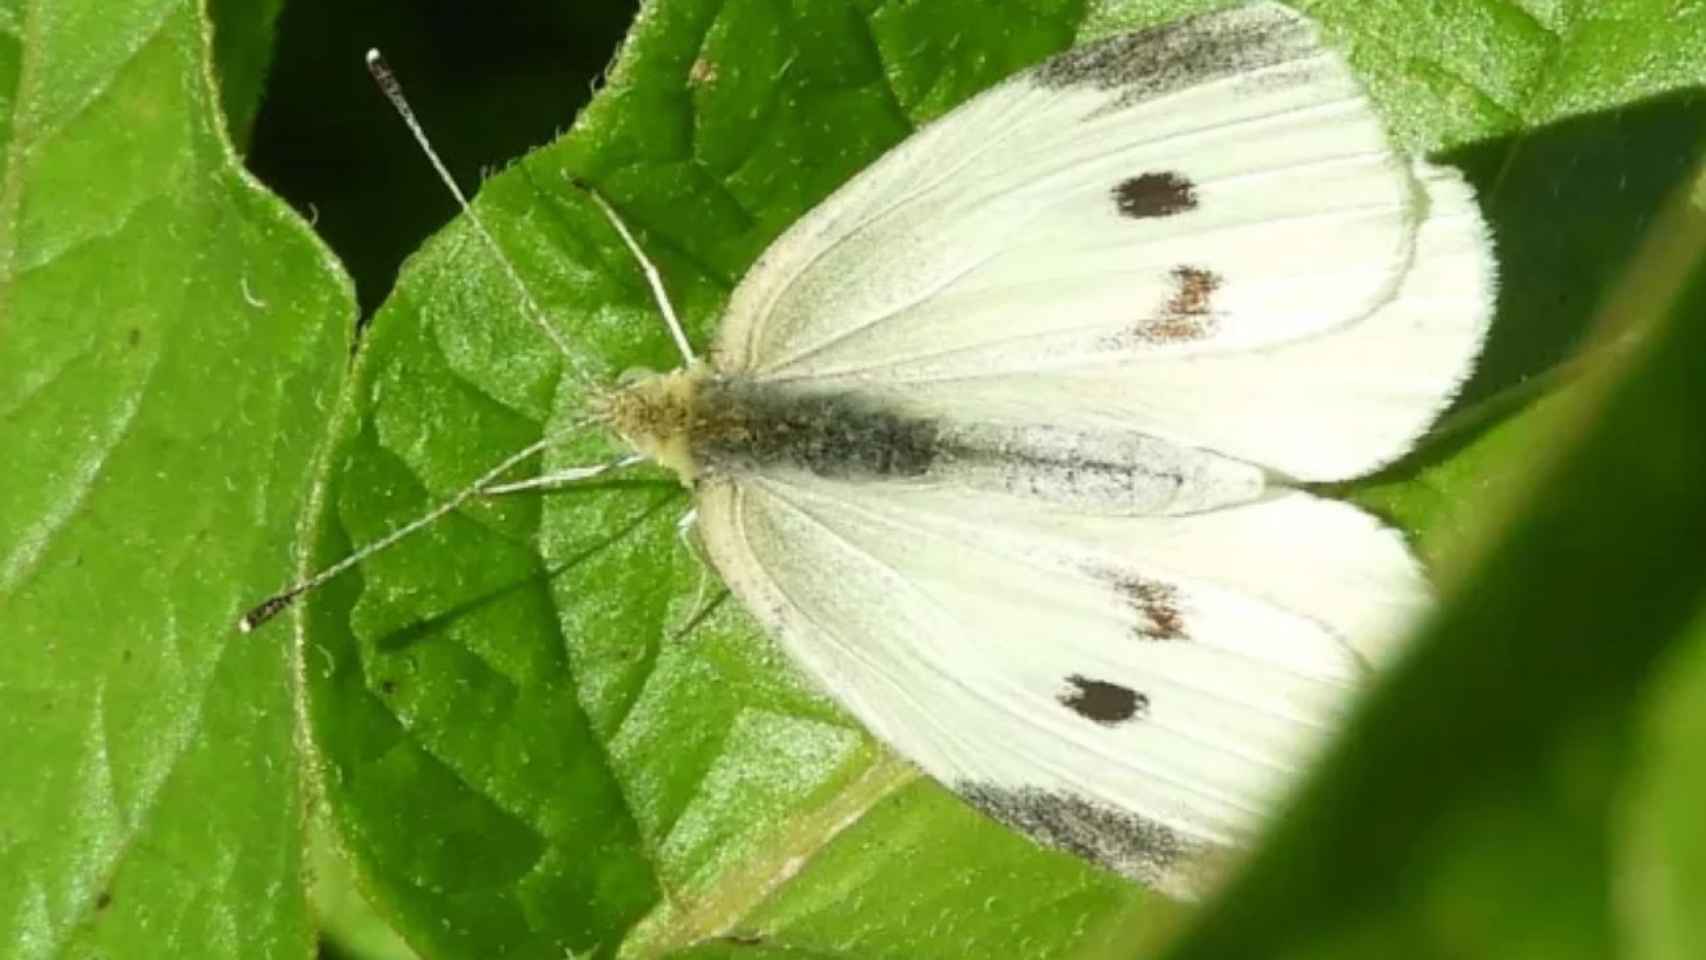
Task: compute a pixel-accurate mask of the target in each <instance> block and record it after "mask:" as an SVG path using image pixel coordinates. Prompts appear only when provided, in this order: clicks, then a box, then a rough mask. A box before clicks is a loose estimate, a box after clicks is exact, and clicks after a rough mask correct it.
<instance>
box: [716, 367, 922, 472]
mask: <svg viewBox="0 0 1706 960" xmlns="http://www.w3.org/2000/svg"><path fill="white" fill-rule="evenodd" d="M690 445H691V449H692V452H693V457H694V460H695V461H696V463H697V464H698V465H699V466H700V467H701V468H702V469H704V470H706V471H708V472H713V473H735V474H751V473H763V472H768V471H776V470H802V471H806V472H808V473H811V474H814V475H816V476H820V477H829V478H833V479H846V480H904V479H916V478H921V477H924V476H925V475H927V474H929V473H930V471H931V468H932V465H933V464H934V463H935V462H936V461H937V459H938V458H939V457H940V456H941V455H942V453H943V450H942V445H941V427H940V426H939V425H938V423H937V421H935V420H933V419H929V418H923V417H912V416H907V415H905V414H901V413H896V412H893V411H889V410H885V409H883V408H882V407H881V406H879V405H877V404H874V403H871V402H870V401H869V400H867V399H865V398H862V397H861V396H859V395H858V394H857V393H851V392H837V393H802V392H798V391H794V390H789V389H786V388H782V387H777V386H773V385H768V384H762V383H758V382H755V381H751V380H746V379H742V378H738V377H712V378H710V379H707V380H706V381H705V382H704V383H703V385H702V388H701V390H700V391H699V393H698V396H697V398H696V410H695V416H694V418H693V436H692V437H691V440H690Z"/></svg>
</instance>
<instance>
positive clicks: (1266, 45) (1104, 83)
mask: <svg viewBox="0 0 1706 960" xmlns="http://www.w3.org/2000/svg"><path fill="white" fill-rule="evenodd" d="M1319 52H1320V45H1319V43H1318V42H1317V41H1316V38H1315V28H1314V26H1313V25H1311V24H1310V22H1309V21H1308V20H1306V19H1304V18H1303V17H1301V16H1299V15H1298V14H1296V13H1294V12H1292V11H1291V10H1288V9H1286V8H1285V7H1282V6H1279V5H1278V4H1273V3H1262V4H1256V5H1254V6H1249V7H1241V8H1237V9H1233V10H1222V11H1219V12H1216V13H1206V14H1203V15H1201V16H1196V17H1190V18H1187V19H1184V20H1178V21H1175V22H1173V23H1168V24H1164V25H1162V26H1158V27H1152V28H1150V29H1148V30H1140V31H1138V32H1136V33H1125V34H1120V35H1118V36H1114V37H1109V38H1108V39H1106V40H1101V41H1098V42H1096V43H1090V44H1085V45H1084V46H1081V47H1076V48H1074V49H1072V50H1068V51H1066V52H1065V53H1062V54H1060V55H1059V56H1057V57H1055V58H1054V59H1052V60H1048V61H1045V62H1044V63H1042V64H1040V65H1038V66H1037V67H1035V68H1034V69H1033V70H1031V71H1030V73H1028V74H1023V75H1022V76H1024V77H1026V78H1028V79H1030V80H1033V81H1034V82H1036V83H1039V84H1041V85H1042V86H1045V87H1052V88H1061V87H1073V86H1081V85H1085V84H1089V85H1092V86H1095V87H1097V88H1099V89H1104V90H1109V89H1121V88H1123V89H1124V90H1125V92H1126V95H1125V97H1122V99H1128V100H1130V99H1146V98H1149V97H1155V96H1160V95H1162V94H1166V93H1169V92H1171V91H1174V90H1180V89H1183V88H1186V87H1192V86H1196V85H1198V84H1203V83H1208V82H1211V81H1214V80H1220V79H1224V78H1226V77H1231V76H1235V75H1237V74H1240V73H1245V72H1247V71H1251V70H1260V69H1263V68H1265V67H1272V66H1277V65H1279V64H1283V63H1287V62H1290V61H1292V60H1299V59H1302V58H1305V57H1308V56H1311V55H1313V54H1316V53H1319Z"/></svg>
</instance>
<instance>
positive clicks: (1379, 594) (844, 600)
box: [699, 473, 1425, 893]
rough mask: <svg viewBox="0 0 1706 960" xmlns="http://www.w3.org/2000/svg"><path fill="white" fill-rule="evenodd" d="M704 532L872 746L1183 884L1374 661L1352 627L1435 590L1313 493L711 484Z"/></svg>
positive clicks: (1397, 552) (1260, 806) (727, 571)
mask: <svg viewBox="0 0 1706 960" xmlns="http://www.w3.org/2000/svg"><path fill="white" fill-rule="evenodd" d="M699 520H700V525H701V526H700V530H701V533H702V535H703V537H704V541H705V544H706V547H707V549H708V551H709V553H710V555H711V558H712V559H713V561H714V562H715V563H716V565H717V568H718V570H720V571H721V572H722V574H723V576H724V578H725V580H726V581H727V582H728V584H729V586H730V587H731V589H733V590H734V592H735V593H736V595H737V596H739V597H740V598H741V599H742V601H743V602H744V603H745V605H746V606H747V607H748V609H750V610H752V611H753V612H754V614H755V615H756V616H757V617H759V619H760V620H761V621H763V622H764V623H765V624H766V625H767V626H768V627H769V628H770V629H771V630H772V631H773V633H774V634H775V635H776V636H778V637H779V638H780V640H781V643H782V644H783V646H784V647H785V649H786V650H787V652H788V653H789V655H790V657H791V659H793V660H794V662H796V663H797V664H799V665H800V666H801V667H802V668H803V669H804V670H805V671H806V672H807V673H808V674H809V675H810V676H811V677H812V678H813V679H814V680H815V681H816V682H817V683H819V684H821V685H822V686H823V688H824V689H826V690H830V691H833V692H834V694H835V697H836V699H837V700H839V701H840V702H841V703H842V704H843V705H845V706H846V707H847V708H848V709H849V710H850V711H851V712H852V713H853V714H854V715H855V716H857V717H858V719H859V720H860V721H861V722H862V723H864V724H865V725H866V726H867V727H868V728H869V729H870V730H871V731H872V732H873V733H875V734H876V735H877V736H879V737H880V738H882V739H883V740H885V741H886V742H888V743H889V744H890V745H892V746H894V747H895V748H896V749H897V750H899V751H900V753H902V754H903V755H904V756H906V757H908V758H910V759H912V760H913V761H915V762H917V763H918V764H919V765H920V766H921V767H923V769H924V770H925V771H926V772H928V773H930V774H931V775H932V776H934V777H936V778H937V779H938V780H940V781H941V782H943V783H945V784H947V785H949V786H950V787H952V788H953V789H955V790H956V791H958V792H960V793H961V794H962V795H963V796H965V797H966V798H967V799H969V800H971V801H972V802H973V803H975V804H977V805H979V806H980V807H982V808H983V809H985V810H986V811H988V812H990V813H992V814H994V815H996V816H997V817H999V818H1001V819H1003V820H1006V821H1007V822H1009V823H1010V824H1011V825H1013V826H1016V827H1018V828H1020V829H1024V830H1026V831H1027V832H1029V833H1031V834H1032V835H1033V836H1035V837H1037V838H1038V839H1040V840H1042V841H1044V842H1048V843H1052V844H1054V845H1056V846H1065V847H1067V848H1068V849H1072V850H1074V851H1075V852H1078V853H1080V854H1084V855H1087V856H1090V857H1092V858H1093V859H1096V860H1099V861H1101V862H1103V863H1104V864H1106V865H1108V866H1110V867H1113V868H1114V869H1117V870H1120V871H1122V872H1125V873H1127V874H1129V875H1132V876H1134V877H1136V878H1138V879H1140V880H1143V881H1145V882H1148V883H1151V884H1154V885H1157V886H1159V887H1161V888H1163V889H1167V890H1170V891H1173V892H1176V893H1191V892H1195V891H1197V890H1200V888H1201V883H1200V882H1199V880H1200V877H1198V873H1197V872H1198V871H1199V870H1200V869H1201V866H1202V863H1203V859H1204V855H1205V854H1209V853H1211V852H1212V851H1215V850H1219V849H1221V848H1224V847H1228V846H1232V845H1235V844H1236V843H1237V842H1238V841H1240V840H1242V839H1244V838H1246V837H1247V835H1248V834H1249V832H1250V831H1251V830H1252V829H1253V828H1254V826H1255V824H1256V823H1258V822H1259V816H1260V813H1261V811H1263V810H1265V809H1266V808H1267V807H1268V806H1269V804H1270V802H1271V801H1272V799H1273V795H1274V793H1275V791H1276V790H1277V789H1279V788H1280V787H1281V786H1282V785H1283V784H1284V783H1286V782H1287V781H1288V780H1289V778H1290V775H1291V774H1292V773H1293V772H1294V771H1295V770H1296V768H1297V767H1298V766H1299V765H1300V764H1301V763H1303V762H1304V761H1305V760H1306V759H1307V758H1308V756H1309V755H1310V754H1311V753H1312V751H1313V750H1314V748H1315V746H1316V745H1317V744H1318V742H1319V740H1320V737H1321V735H1322V734H1323V732H1324V731H1325V730H1327V729H1329V727H1330V725H1331V723H1332V721H1333V720H1334V719H1335V718H1336V716H1337V714H1338V713H1339V711H1341V710H1342V708H1343V705H1344V703H1345V694H1346V691H1347V690H1348V689H1349V688H1350V687H1351V686H1352V685H1353V684H1355V683H1357V682H1358V681H1359V680H1360V678H1361V677H1362V676H1363V675H1364V674H1365V673H1366V672H1367V670H1368V669H1369V666H1370V664H1371V663H1372V662H1373V661H1375V660H1378V659H1380V658H1381V657H1382V656H1383V652H1382V651H1381V650H1378V649H1369V648H1365V647H1360V646H1359V644H1360V643H1362V642H1364V641H1363V640H1362V639H1358V638H1368V637H1391V636H1392V635H1393V630H1392V628H1393V626H1394V625H1395V624H1398V623H1402V622H1404V621H1405V620H1406V619H1407V618H1408V617H1409V616H1411V615H1413V614H1414V613H1415V611H1416V610H1417V609H1418V608H1419V607H1420V605H1421V603H1422V602H1423V599H1424V596H1425V589H1424V586H1423V583H1422V580H1421V577H1420V575H1419V572H1418V571H1417V569H1416V567H1415V564H1414V562H1413V561H1412V560H1411V559H1410V557H1409V555H1408V553H1407V552H1406V550H1405V549H1404V546H1403V544H1402V543H1401V542H1400V541H1399V538H1398V537H1397V536H1396V535H1395V534H1393V533H1392V532H1391V531H1388V530H1385V529H1383V528H1381V527H1380V526H1379V524H1377V523H1376V522H1374V521H1373V520H1372V519H1370V518H1369V517H1367V516H1366V515H1364V514H1362V513H1361V512H1359V511H1357V510H1355V509H1354V508H1351V507H1348V506H1345V505H1343V504H1338V503H1335V502H1332V501H1327V500H1321V499H1318V498H1314V497H1311V496H1309V495H1307V494H1303V493H1284V494H1276V495H1273V496H1270V497H1267V498H1264V499H1261V500H1258V501H1255V502H1253V503H1249V504H1244V505H1240V506H1236V507H1229V508H1225V509H1221V510H1215V511H1210V512H1208V513H1203V514H1198V515H1194V516H1185V517H1146V518H1134V517H1122V516H1109V515H1090V514H1084V513H1079V512H1073V511H1065V510H1056V509H1039V508H1038V506H1037V505H1036V504H1035V503H1033V502H1030V501H1028V500H1026V499H1023V498H1017V497H1012V496H1009V495H1005V494H999V493H993V492H979V491H974V490H968V489H963V488H954V487H951V486H944V485H938V484H904V483H896V484H883V485H877V484H862V483H850V482H843V481H832V480H826V479H823V478H819V477H813V476H811V475H809V474H805V473H778V474H776V475H774V476H772V475H766V476H762V477H749V478H743V479H739V480H734V479H726V478H725V479H718V480H709V481H706V482H705V483H704V484H702V485H701V489H700V495H699ZM1300 529H1308V530H1309V531H1310V536H1308V537H1305V538H1299V537H1297V536H1296V532H1297V531H1298V530H1300ZM1096 824H1100V825H1101V827H1100V829H1093V828H1094V827H1095V826H1096Z"/></svg>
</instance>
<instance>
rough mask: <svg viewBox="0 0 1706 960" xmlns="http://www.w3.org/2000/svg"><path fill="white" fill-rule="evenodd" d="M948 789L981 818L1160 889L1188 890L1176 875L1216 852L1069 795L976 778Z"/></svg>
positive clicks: (1152, 824)
mask: <svg viewBox="0 0 1706 960" xmlns="http://www.w3.org/2000/svg"><path fill="white" fill-rule="evenodd" d="M950 786H951V787H952V789H953V791H954V793H956V794H958V795H959V796H960V798H961V799H963V800H965V801H966V802H967V803H970V804H971V805H972V806H973V807H976V808H977V809H978V810H980V811H982V812H983V813H984V814H985V815H987V816H989V817H991V818H993V819H995V820H998V821H1000V822H1001V823H1005V824H1007V825H1008V826H1010V827H1013V828H1014V829H1016V830H1020V831H1022V832H1024V833H1025V834H1026V835H1027V836H1029V837H1030V838H1031V839H1033V840H1036V841H1037V842H1039V843H1042V844H1044V845H1046V846H1051V847H1055V848H1058V849H1061V850H1065V851H1067V852H1068V853H1074V854H1077V855H1078V856H1080V857H1083V858H1084V859H1086V860H1089V861H1090V862H1091V863H1095V864H1099V865H1101V866H1103V867H1106V868H1108V869H1109V870H1112V871H1114V872H1115V873H1119V874H1124V875H1125V876H1128V877H1130V878H1132V879H1133V880H1136V881H1138V882H1139V883H1143V884H1146V885H1148V886H1153V887H1157V888H1160V889H1163V890H1170V891H1177V890H1180V889H1181V888H1182V887H1183V888H1189V887H1191V886H1192V884H1191V883H1190V882H1189V881H1188V880H1186V881H1185V882H1184V883H1181V882H1180V881H1181V878H1180V877H1179V876H1178V874H1179V873H1181V872H1183V873H1191V872H1192V871H1191V870H1190V866H1191V864H1192V862H1193V861H1197V860H1199V859H1200V858H1201V857H1202V856H1203V855H1204V854H1208V853H1210V852H1211V851H1212V850H1214V849H1215V848H1214V847H1213V846H1211V845H1209V844H1206V843H1203V842H1202V841H1199V840H1193V839H1191V838H1189V837H1186V836H1184V835H1182V834H1180V833H1178V832H1177V831H1175V830H1173V829H1171V828H1169V827H1167V826H1165V825H1163V824H1160V823H1157V822H1155V821H1153V820H1148V819H1145V818H1143V817H1140V816H1138V815H1136V814H1134V813H1128V812H1126V811H1124V810H1120V809H1117V808H1115V807H1112V806H1109V805H1107V804H1105V803H1100V802H1098V801H1096V800H1093V799H1091V798H1089V797H1086V796H1083V795H1082V794H1077V793H1072V792H1070V791H1065V790H1060V791H1054V790H1044V789H1042V788H1040V787H1006V786H1002V785H1001V784H998V783H993V782H990V781H975V780H959V781H955V782H954V783H953V784H951V785H950Z"/></svg>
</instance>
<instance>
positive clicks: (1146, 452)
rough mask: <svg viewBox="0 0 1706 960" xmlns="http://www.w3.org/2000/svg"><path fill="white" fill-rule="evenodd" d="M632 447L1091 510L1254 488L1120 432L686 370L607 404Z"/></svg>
mask: <svg viewBox="0 0 1706 960" xmlns="http://www.w3.org/2000/svg"><path fill="white" fill-rule="evenodd" d="M607 410H610V411H612V412H613V416H612V420H613V422H614V423H615V425H616V427H617V430H618V432H620V433H622V434H623V436H624V437H626V438H628V440H629V442H630V443H632V444H633V445H634V447H635V449H636V450H637V451H639V452H641V453H644V454H646V455H647V456H650V457H652V458H653V459H655V460H657V461H658V462H659V463H661V464H663V465H665V466H668V467H671V468H672V469H675V470H676V472H677V473H679V474H680V475H681V477H682V480H683V482H684V483H686V484H688V485H689V486H691V485H692V484H693V483H694V482H696V480H697V479H698V478H700V477H701V476H707V475H709V476H728V477H743V476H754V475H782V474H788V473H804V474H810V475H812V476H815V477H822V478H825V479H832V480H842V481H849V482H908V481H911V482H935V483H946V484H958V485H962V486H966V487H970V488H973V489H979V490H993V491H1000V492H1002V493H1008V494H1012V495H1015V496H1020V497H1025V498H1028V499H1035V500H1039V501H1043V502H1045V503H1052V504H1056V505H1061V506H1067V507H1071V508H1074V509H1077V510H1083V511H1087V512H1092V513H1111V514H1132V515H1135V514H1177V513H1188V512H1192V511H1195V510H1203V509H1209V508H1211V507H1213V506H1217V505H1219V504H1222V503H1232V502H1241V501H1245V500H1248V499H1251V498H1252V497H1254V496H1256V495H1257V494H1259V492H1260V491H1261V489H1262V486H1263V484H1264V474H1263V472H1262V471H1261V470H1260V469H1259V468H1257V467H1254V466H1251V465H1248V464H1244V463H1239V462H1237V461H1232V460H1228V459H1226V458H1223V457H1219V456H1216V455H1214V454H1210V453H1206V452H1203V451H1198V450H1193V449H1190V448H1188V447H1181V446H1178V445H1176V444H1172V443H1169V442H1167V441H1164V440H1160V439H1157V438H1154V437H1148V436H1144V435H1142V434H1138V433H1135V432H1132V431H1124V430H1116V429H1109V430H1099V431H1097V430H1083V429H1063V428H1056V427H1053V426H1049V425H1046V424H992V423H977V422H959V421H948V420H943V419H941V418H938V417H931V416H921V415H918V414H914V413H909V412H907V411H905V410H904V409H898V408H896V407H894V406H892V405H886V404H884V403H882V402H879V401H876V400H874V399H873V398H871V397H869V396H866V395H863V394H861V393H859V392H858V391H848V390H843V391H807V390H801V389H798V388H795V387H791V386H788V385H782V384H775V383H766V382H762V381H757V380H752V379H747V378H744V377H738V376H729V375H725V374H719V373H715V372H713V371H711V370H709V369H708V368H691V369H688V370H683V371H678V372H676V373H671V374H665V375H661V376H657V377H652V378H649V379H647V380H644V381H640V382H637V383H635V384H634V385H632V386H630V387H629V388H627V389H626V390H624V391H622V392H620V393H618V394H616V395H615V396H614V397H613V398H612V400H611V401H610V402H609V403H608V404H607Z"/></svg>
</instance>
